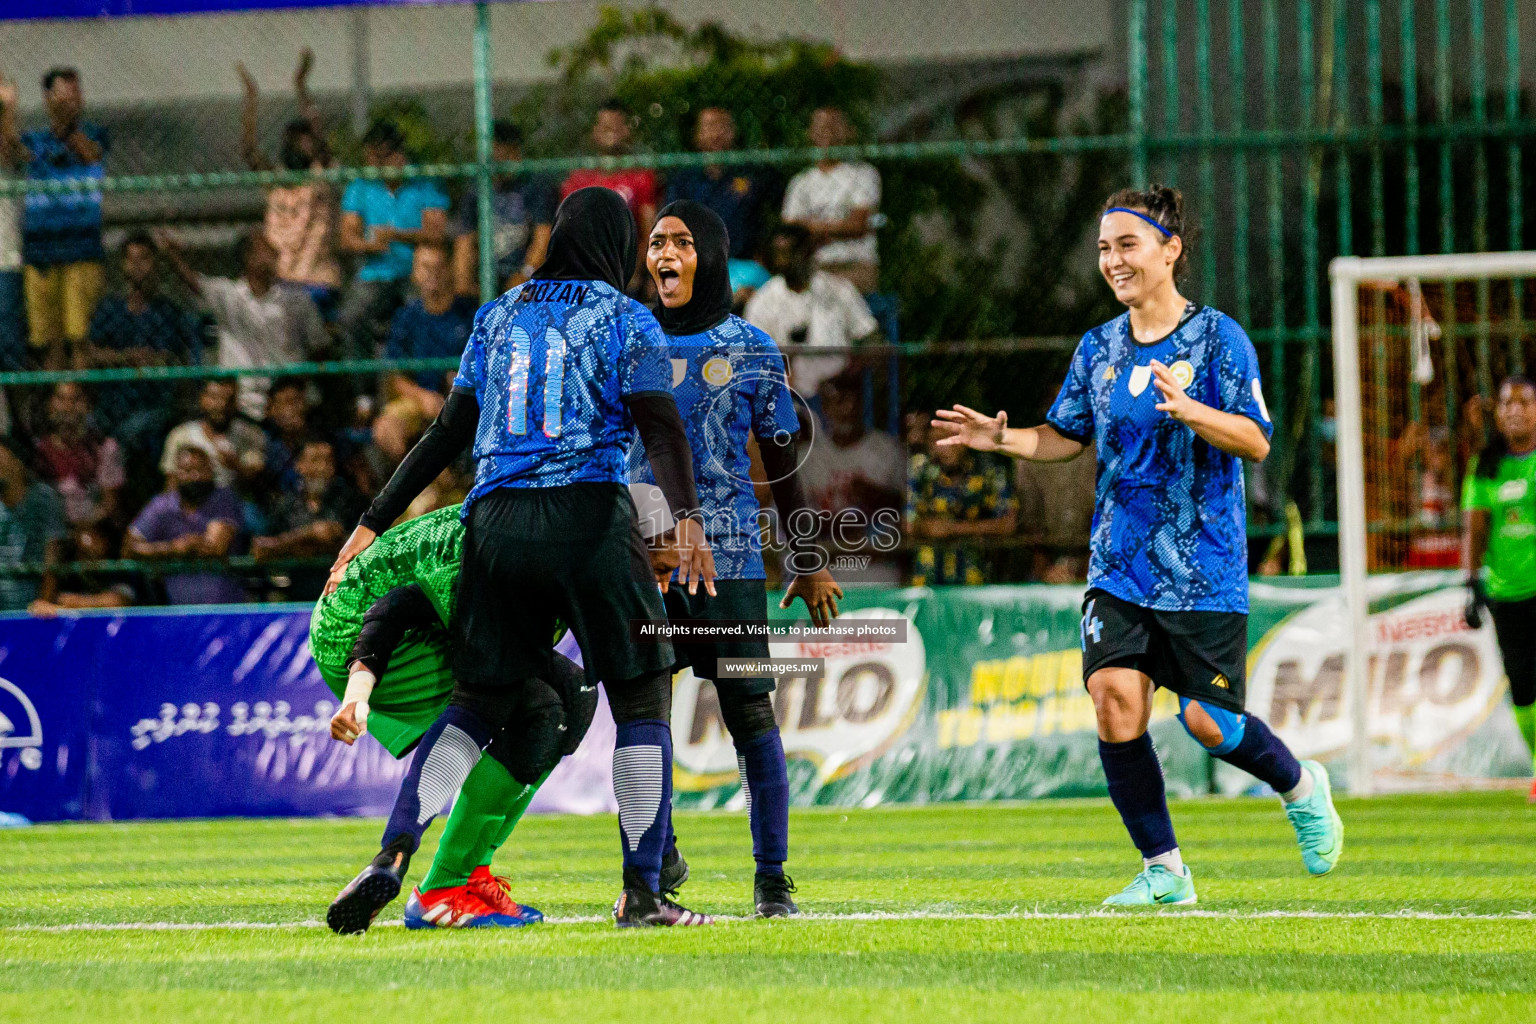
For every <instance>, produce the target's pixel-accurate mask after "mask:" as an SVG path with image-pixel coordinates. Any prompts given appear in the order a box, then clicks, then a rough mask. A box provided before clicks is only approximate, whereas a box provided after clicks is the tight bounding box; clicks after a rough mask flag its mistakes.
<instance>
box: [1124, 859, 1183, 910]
mask: <svg viewBox="0 0 1536 1024" xmlns="http://www.w3.org/2000/svg"><path fill="white" fill-rule="evenodd" d="M1195 899H1196V896H1195V875H1194V872H1192V871H1190V870H1189V865H1188V864H1186V865H1184V874H1182V875H1176V874H1174V873H1173V872H1172V871H1169V870H1168V869H1167V868H1165V867H1163V866H1162V865H1161V864H1153V865H1152V866H1151V867H1148V868H1146V869H1145V870H1143V871H1142V873H1141V874H1139V875H1137V876H1136V877H1135V878H1133V879H1132V880H1131V884H1130V885H1128V886H1126V887H1125V888H1124V889H1121V890H1120V891H1119V892H1117V893H1115V894H1114V895H1113V896H1111V897H1109V898H1108V899H1106V900H1105V901H1104V906H1106V907H1187V906H1189V905H1190V904H1191V903H1194V902H1195Z"/></svg>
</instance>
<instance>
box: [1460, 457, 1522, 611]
mask: <svg viewBox="0 0 1536 1024" xmlns="http://www.w3.org/2000/svg"><path fill="white" fill-rule="evenodd" d="M1461 507H1462V508H1463V509H1469V510H1470V509H1483V510H1485V511H1486V512H1487V513H1488V518H1489V523H1488V552H1487V554H1485V555H1484V556H1483V565H1484V567H1485V568H1486V569H1487V575H1486V582H1487V587H1488V596H1489V597H1491V598H1493V599H1494V600H1495V601H1523V600H1525V599H1526V598H1528V597H1536V452H1527V453H1526V454H1524V455H1506V456H1504V458H1502V459H1501V460H1499V471H1498V474H1497V475H1496V476H1494V477H1493V479H1491V480H1490V479H1487V478H1484V477H1480V476H1478V475H1477V463H1476V461H1474V462H1473V463H1472V466H1471V467H1470V468H1469V469H1468V471H1467V479H1466V481H1465V483H1463V484H1462V489H1461Z"/></svg>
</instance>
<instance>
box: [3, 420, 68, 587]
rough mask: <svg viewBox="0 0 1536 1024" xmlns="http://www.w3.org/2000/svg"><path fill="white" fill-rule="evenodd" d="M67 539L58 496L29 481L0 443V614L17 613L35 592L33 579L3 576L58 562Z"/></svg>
mask: <svg viewBox="0 0 1536 1024" xmlns="http://www.w3.org/2000/svg"><path fill="white" fill-rule="evenodd" d="M67 533H68V527H67V525H66V523H65V521H64V502H63V501H61V500H60V499H59V495H58V492H57V491H55V490H54V489H53V488H52V487H49V486H48V485H47V484H45V483H43V482H42V481H40V480H37V479H35V478H34V477H33V475H32V474H31V473H30V472H29V471H28V470H27V466H26V463H25V462H24V461H23V460H22V458H21V456H20V455H19V454H17V452H16V451H15V450H14V449H13V448H12V447H11V445H10V443H9V441H8V440H7V441H0V611H6V612H16V611H21V610H23V609H25V608H26V607H27V605H29V604H31V603H32V601H33V600H35V599H36V598H37V597H38V596H39V592H40V587H39V577H38V576H36V575H22V576H14V575H8V574H6V573H4V572H3V570H6V569H15V568H16V567H18V566H22V565H41V564H44V563H52V562H56V561H58V557H59V542H60V541H62V540H63V539H64V537H65V535H66V534H67ZM44 596H46V595H44Z"/></svg>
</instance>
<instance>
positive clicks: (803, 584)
mask: <svg viewBox="0 0 1536 1024" xmlns="http://www.w3.org/2000/svg"><path fill="white" fill-rule="evenodd" d="M842 596H843V588H842V587H840V586H838V585H837V580H835V579H833V578H832V574H831V573H830V572H828V571H827V570H825V569H822V570H819V571H817V572H813V573H809V574H807V575H805V576H796V577H795V578H794V579H793V580H791V581H790V584H789V587H788V588H787V589H786V590H785V591H784V600H782V601H780V602H779V607H780V608H788V607H789V606H790V605H792V604H794V603H795V598H797V597H798V598H799V599H800V600H802V601H804V602H805V607H806V608H807V609H809V610H810V613H811V625H813V626H815V627H816V628H817V629H821V628H823V627H824V626H826V625H827V624H828V623H830V622H831V621H832V620H833V619H835V618H837V616H838V614H839V612H838V610H837V602H838V601H839V600H840V599H841V598H842Z"/></svg>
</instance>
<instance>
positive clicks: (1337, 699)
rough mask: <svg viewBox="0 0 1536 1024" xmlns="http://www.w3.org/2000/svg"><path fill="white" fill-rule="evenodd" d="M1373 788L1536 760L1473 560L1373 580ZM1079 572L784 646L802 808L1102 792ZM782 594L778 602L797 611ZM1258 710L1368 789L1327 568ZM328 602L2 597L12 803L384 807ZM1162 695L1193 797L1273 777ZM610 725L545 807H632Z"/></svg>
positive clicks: (1270, 640) (686, 707) (117, 811)
mask: <svg viewBox="0 0 1536 1024" xmlns="http://www.w3.org/2000/svg"><path fill="white" fill-rule="evenodd" d="M1372 594H1373V601H1372V608H1371V618H1370V623H1371V632H1372V638H1373V641H1374V646H1373V651H1372V656H1371V658H1370V701H1369V708H1370V721H1369V723H1368V725H1369V730H1370V735H1371V739H1372V752H1373V764H1374V768H1375V780H1374V781H1375V785H1376V787H1377V788H1379V789H1386V790H1391V789H1394V788H1396V789H1410V788H1412V789H1426V788H1447V787H1469V786H1481V785H1492V784H1499V780H1502V779H1510V778H1524V777H1527V776H1528V775H1529V772H1530V762H1529V760H1528V759H1527V758H1526V756H1525V751H1524V746H1523V744H1522V743H1521V740H1520V737H1519V734H1518V733H1517V731H1516V729H1515V726H1514V723H1513V721H1512V716H1511V715H1510V714H1509V712H1508V710H1507V706H1508V700H1509V698H1508V694H1507V687H1506V683H1505V680H1504V672H1503V667H1502V665H1501V664H1500V661H1499V654H1498V648H1497V646H1496V645H1495V643H1494V639H1493V631H1492V629H1491V627H1485V628H1483V629H1481V630H1473V629H1470V628H1468V627H1467V624H1466V622H1465V621H1464V620H1463V619H1462V614H1461V613H1462V607H1463V605H1464V604H1465V599H1466V594H1465V591H1464V590H1463V589H1462V588H1461V587H1460V586H1458V585H1457V582H1456V576H1455V574H1449V573H1419V574H1407V575H1401V576H1392V577H1379V578H1376V579H1374V580H1372ZM1081 603H1082V590H1081V588H1080V587H1066V586H1063V587H1052V586H996V587H969V588H966V587H956V588H949V589H942V590H930V589H906V590H856V591H850V592H849V594H848V597H847V600H846V601H845V602H844V606H843V607H844V616H843V619H842V620H841V621H842V622H843V623H844V624H847V625H853V624H862V626H861V627H860V628H859V629H849V630H848V631H846V634H845V635H846V636H847V637H848V638H847V639H840V640H835V641H826V640H811V639H803V640H794V641H792V642H775V643H773V644H771V648H772V654H773V656H774V657H775V658H776V659H785V660H793V661H796V662H799V663H801V664H802V665H803V666H806V667H804V668H801V667H798V666H797V667H796V669H795V670H796V671H805V672H806V674H805V675H802V676H794V675H785V676H784V678H783V679H782V680H781V682H780V684H779V686H778V688H777V690H776V691H775V693H774V696H773V700H774V709H775V712H776V715H777V718H778V722H779V727H780V730H781V732H782V734H783V737H784V747H785V750H786V751H787V753H788V755H789V773H790V781H791V786H792V788H793V793H794V798H795V800H796V802H797V803H799V804H801V805H807V804H829V805H841V806H872V805H875V804H879V803H886V802H892V801H894V802H906V803H927V802H931V801H939V800H1020V799H1030V798H1035V797H1047V796H1089V795H1100V794H1102V793H1103V792H1104V780H1103V776H1102V774H1101V773H1100V771H1099V758H1098V742H1097V734H1096V732H1095V729H1094V715H1093V704H1092V702H1091V701H1090V700H1089V699H1088V695H1087V693H1086V692H1085V691H1084V689H1083V685H1082V678H1081V673H1082V658H1081V655H1080V653H1079V636H1080V633H1079V630H1080V625H1079V619H1080V612H1079V608H1080V606H1081ZM776 604H777V602H776V601H770V606H774V605H776ZM1252 607H1253V613H1252V615H1251V617H1250V643H1251V654H1250V658H1249V670H1248V707H1249V709H1250V710H1251V711H1253V712H1255V713H1257V714H1259V715H1262V716H1263V717H1264V718H1265V719H1266V720H1268V721H1269V723H1270V724H1271V725H1272V726H1273V727H1274V729H1275V731H1276V732H1278V733H1279V734H1280V735H1281V736H1282V737H1284V739H1285V740H1286V742H1287V743H1289V744H1290V745H1291V747H1292V748H1293V749H1294V750H1295V751H1296V753H1297V754H1299V755H1301V756H1303V757H1315V758H1318V759H1320V760H1323V761H1325V762H1331V763H1332V764H1333V766H1334V767H1335V768H1336V769H1338V771H1337V774H1336V776H1335V778H1336V779H1337V780H1338V782H1339V783H1340V784H1341V785H1344V786H1347V784H1348V779H1347V777H1346V776H1345V775H1344V774H1343V753H1344V750H1345V747H1346V745H1347V744H1348V742H1349V738H1350V736H1351V735H1352V733H1353V725H1352V723H1351V721H1350V718H1349V703H1350V702H1349V700H1348V698H1347V689H1346V686H1347V682H1348V680H1347V678H1346V668H1345V663H1346V659H1345V655H1344V651H1345V629H1346V618H1345V615H1344V609H1343V605H1342V602H1341V601H1340V597H1339V592H1338V589H1337V587H1336V586H1335V585H1334V584H1333V581H1331V580H1326V579H1311V580H1298V581H1295V582H1280V583H1275V582H1255V583H1254V584H1253V588H1252ZM308 629H309V610H308V609H307V608H304V607H299V606H265V607H260V608H240V607H227V608H217V609H213V608H206V609H143V610H129V611H117V612H103V613H92V614H85V615H78V616H61V617H60V618H57V619H35V618H31V617H29V616H26V615H24V614H6V615H0V811H8V812H13V813H18V814H22V815H24V816H26V817H28V818H31V819H33V820H57V819H68V818H91V819H97V820H107V819H123V818H141V817H208V816H217V815H315V814H364V815H368V814H371V815H378V814H382V813H385V812H386V811H387V809H388V808H389V806H390V805H391V803H392V802H393V800H394V795H395V791H396V789H397V787H398V785H399V779H400V776H401V775H402V774H403V772H404V770H405V763H404V762H402V761H396V760H394V759H393V758H391V757H390V756H389V754H388V753H387V752H386V751H385V750H384V749H383V748H382V747H380V746H379V745H378V743H377V741H375V740H374V739H373V738H372V737H365V738H364V739H363V740H361V741H359V742H358V744H357V745H355V746H352V747H345V746H342V745H340V744H338V743H336V742H335V741H333V740H332V739H331V738H330V736H329V728H328V720H329V718H330V715H331V713H332V711H333V710H334V708H335V698H334V697H333V695H332V694H331V693H330V691H329V690H327V689H326V688H325V686H324V684H323V683H322V682H321V680H320V677H319V674H318V672H317V670H316V669H315V665H314V661H313V659H312V658H311V657H310V654H309V649H308V644H307V638H308ZM1177 710H1178V704H1177V701H1176V700H1175V699H1174V698H1173V696H1172V695H1170V694H1168V693H1166V692H1161V691H1160V692H1159V693H1158V695H1157V698H1156V700H1155V702H1154V705H1153V715H1152V735H1153V738H1154V739H1155V740H1156V742H1157V745H1158V749H1159V751H1160V753H1161V755H1162V760H1163V767H1164V771H1165V773H1166V775H1167V779H1168V789H1169V791H1170V792H1171V793H1173V794H1175V795H1183V796H1189V795H1197V794H1202V793H1210V792H1225V793H1238V792H1243V791H1245V790H1247V789H1249V788H1251V787H1253V786H1254V785H1255V783H1254V780H1253V779H1251V778H1249V777H1248V776H1247V775H1245V774H1243V773H1241V772H1238V771H1236V770H1234V769H1231V768H1229V767H1228V766H1226V765H1224V764H1222V763H1220V762H1217V761H1213V760H1212V759H1211V758H1209V757H1207V756H1206V755H1205V753H1204V751H1203V750H1201V749H1200V747H1199V746H1198V745H1197V744H1196V743H1195V742H1194V741H1193V740H1191V739H1190V738H1189V737H1188V736H1187V735H1185V733H1184V730H1183V728H1182V727H1181V726H1180V725H1179V724H1178V722H1177V721H1176V720H1175V718H1174V713H1175V712H1176V711H1177ZM672 729H673V747H674V751H675V754H676V773H675V785H674V792H675V793H676V802H677V804H678V805H679V806H682V807H717V806H725V807H737V806H740V805H741V803H742V802H743V801H742V796H741V788H740V784H739V782H738V780H737V776H736V752H735V750H734V749H733V747H732V745H731V741H730V737H729V735H728V734H727V732H726V730H725V726H724V723H723V722H722V720H721V716H720V703H719V700H718V698H717V697H716V694H715V690H714V685H713V684H711V683H704V682H701V681H699V680H698V679H696V678H694V677H693V676H692V675H690V674H688V673H683V674H681V675H680V676H679V677H678V679H677V682H676V688H675V691H674V698H673V717H672ZM612 750H613V723H612V719H611V718H610V717H609V715H608V713H607V710H606V708H605V707H600V708H599V710H598V715H597V718H596V720H595V721H594V723H593V728H592V730H591V732H590V733H588V735H587V738H586V740H585V742H584V743H583V744H582V746H581V749H580V750H578V751H577V752H576V755H575V756H574V757H571V758H568V759H566V761H565V762H563V763H562V764H561V766H560V767H559V768H558V769H557V770H556V771H555V773H554V774H553V775H552V776H551V777H550V779H549V781H548V782H547V783H546V784H545V786H544V787H543V789H541V790H540V792H539V796H538V800H537V802H536V804H535V806H534V809H535V810H550V811H567V812H573V813H591V812H595V811H603V810H612V809H613V807H614V800H613V786H612V781H611V778H610V761H611V756H612Z"/></svg>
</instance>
